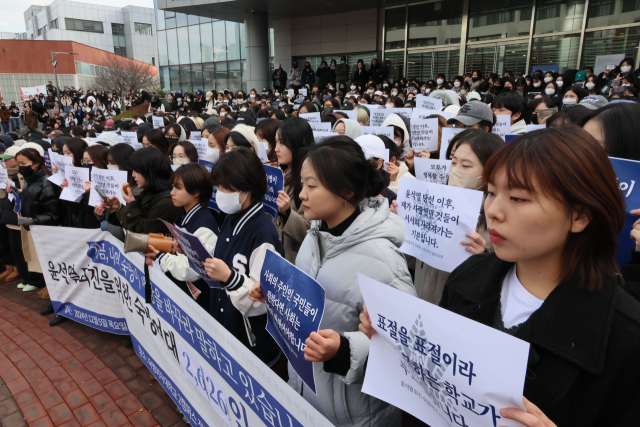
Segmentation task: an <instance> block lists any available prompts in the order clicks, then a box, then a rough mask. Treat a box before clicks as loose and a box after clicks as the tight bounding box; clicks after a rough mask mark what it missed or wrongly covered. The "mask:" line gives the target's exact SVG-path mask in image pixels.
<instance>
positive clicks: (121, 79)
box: [95, 55, 160, 96]
mask: <svg viewBox="0 0 640 427" xmlns="http://www.w3.org/2000/svg"><path fill="white" fill-rule="evenodd" d="M104 67H105V68H100V71H98V73H97V75H96V79H95V85H96V88H97V89H104V90H115V91H117V92H118V93H119V94H120V95H121V96H122V95H124V94H125V93H127V92H130V93H137V92H140V89H144V90H146V91H153V90H155V89H156V88H157V87H158V86H159V85H160V82H159V81H158V78H157V77H154V76H151V75H150V74H151V73H152V68H151V66H150V65H149V64H145V63H144V62H140V61H133V60H130V59H128V58H124V57H121V56H117V55H109V56H108V57H107V60H106V63H105V64H104Z"/></svg>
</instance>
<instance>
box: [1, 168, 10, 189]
mask: <svg viewBox="0 0 640 427" xmlns="http://www.w3.org/2000/svg"><path fill="white" fill-rule="evenodd" d="M8 180H9V171H7V170H6V169H5V168H0V189H2V190H6V188H7V184H6V182H7V181H8Z"/></svg>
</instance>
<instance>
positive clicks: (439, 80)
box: [436, 79, 444, 85]
mask: <svg viewBox="0 0 640 427" xmlns="http://www.w3.org/2000/svg"><path fill="white" fill-rule="evenodd" d="M436 83H438V84H439V85H441V84H442V83H444V80H442V79H438V80H436Z"/></svg>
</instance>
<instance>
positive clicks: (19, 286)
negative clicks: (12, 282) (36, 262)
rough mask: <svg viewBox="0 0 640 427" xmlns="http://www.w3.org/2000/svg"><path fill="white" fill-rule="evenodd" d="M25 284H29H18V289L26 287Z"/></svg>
mask: <svg viewBox="0 0 640 427" xmlns="http://www.w3.org/2000/svg"><path fill="white" fill-rule="evenodd" d="M25 286H27V285H25V284H24V283H20V284H19V285H18V286H17V288H18V289H24V287H25Z"/></svg>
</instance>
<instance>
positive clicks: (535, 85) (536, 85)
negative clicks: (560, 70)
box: [533, 82, 541, 87]
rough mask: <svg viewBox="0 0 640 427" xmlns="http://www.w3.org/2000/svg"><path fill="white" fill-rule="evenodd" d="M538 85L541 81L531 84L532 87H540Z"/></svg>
mask: <svg viewBox="0 0 640 427" xmlns="http://www.w3.org/2000/svg"><path fill="white" fill-rule="evenodd" d="M540 85H541V83H540V82H538V83H534V84H533V87H540Z"/></svg>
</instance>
